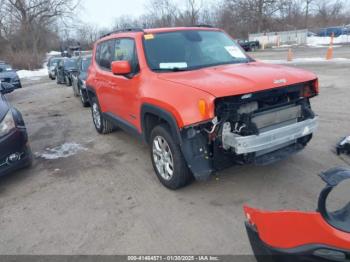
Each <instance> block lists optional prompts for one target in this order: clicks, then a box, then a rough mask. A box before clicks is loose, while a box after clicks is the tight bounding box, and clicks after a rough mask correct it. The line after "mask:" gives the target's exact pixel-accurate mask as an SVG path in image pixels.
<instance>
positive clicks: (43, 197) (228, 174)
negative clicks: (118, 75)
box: [0, 47, 350, 255]
mask: <svg viewBox="0 0 350 262" xmlns="http://www.w3.org/2000/svg"><path fill="white" fill-rule="evenodd" d="M325 51H326V49H318V48H317V49H308V48H300V49H297V50H295V56H300V57H323V56H324V54H325ZM335 53H336V56H337V57H344V58H347V57H348V58H350V47H341V48H337V49H335ZM252 56H253V57H256V58H258V59H285V58H286V57H287V51H286V50H285V49H282V50H272V51H271V50H270V51H263V52H257V53H252ZM291 66H298V67H301V68H305V69H308V70H311V71H314V72H315V73H316V74H318V75H319V77H320V84H321V95H320V96H319V97H317V98H315V99H313V101H312V104H313V108H314V111H315V112H316V113H317V114H318V115H319V116H320V127H319V130H318V132H317V133H316V134H315V136H314V139H313V140H312V142H311V143H310V145H309V146H308V147H307V148H306V149H305V150H304V151H303V152H301V153H299V154H297V155H295V156H292V157H291V158H289V159H287V160H284V161H282V162H279V163H276V164H273V165H271V166H267V167H256V166H244V167H240V166H237V167H233V168H230V169H228V170H225V171H223V172H220V173H218V174H217V176H215V177H213V178H212V179H211V180H210V181H208V182H195V183H193V184H192V185H190V186H189V187H186V188H184V189H182V190H179V191H176V192H174V191H169V190H167V189H166V188H164V187H163V186H162V185H161V184H160V183H159V181H158V180H157V178H156V176H155V174H154V172H153V169H152V165H151V161H150V156H149V150H148V148H147V147H146V146H145V145H142V144H140V143H139V142H138V141H137V140H136V139H135V138H133V137H131V136H129V135H128V134H126V133H124V132H121V131H120V132H116V133H113V134H110V135H106V136H101V135H98V134H97V132H96V131H95V129H94V127H93V123H92V120H91V115H90V114H91V113H90V109H89V108H83V107H82V106H81V104H80V101H79V100H78V98H75V97H74V96H73V92H72V89H71V88H69V87H66V86H57V85H56V83H55V81H49V80H48V78H47V80H46V78H45V79H41V80H39V81H38V80H36V81H24V88H23V89H22V90H17V91H16V92H14V93H12V94H10V95H9V96H8V98H9V100H10V101H11V103H13V104H14V105H15V106H16V107H17V108H18V109H20V110H21V111H22V113H23V116H24V119H25V121H26V124H27V127H28V132H29V136H30V143H31V146H32V149H33V152H34V153H35V154H36V156H37V157H36V159H35V163H34V165H33V167H32V168H31V169H28V170H23V171H20V172H17V173H15V174H12V175H9V176H7V177H1V178H0V232H1V234H0V254H217V255H220V254H251V249H250V245H249V242H248V238H247V236H246V232H245V227H244V220H245V218H244V215H243V212H242V206H243V205H244V204H249V205H252V206H254V207H259V208H266V209H300V210H315V209H316V204H317V198H318V194H319V192H320V191H321V188H322V187H323V183H322V181H321V180H320V179H319V178H318V176H317V175H318V174H319V173H320V172H321V171H325V170H327V169H329V168H331V167H335V166H348V165H349V163H350V158H348V157H345V156H343V157H341V158H340V157H338V156H337V155H336V154H335V153H334V147H335V145H336V143H337V142H338V141H339V139H340V138H342V137H344V136H345V135H350V121H349V119H350V103H349V97H350V90H349V83H350V71H349V67H350V63H346V62H343V63H338V62H327V63H312V64H311V63H309V64H297V65H293V63H291ZM64 143H78V144H80V145H81V146H82V147H84V150H81V151H79V152H78V153H77V154H76V155H73V156H71V157H68V158H60V159H56V160H45V159H43V158H42V157H40V155H41V154H43V153H44V152H46V149H47V148H53V147H56V146H60V145H62V144H64ZM348 199H349V190H348V188H343V190H341V191H340V193H339V194H337V196H336V201H339V202H343V203H345V201H346V200H348Z"/></svg>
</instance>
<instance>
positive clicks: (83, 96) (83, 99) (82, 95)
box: [79, 88, 90, 107]
mask: <svg viewBox="0 0 350 262" xmlns="http://www.w3.org/2000/svg"><path fill="white" fill-rule="evenodd" d="M79 94H80V101H81V103H82V104H83V107H88V106H89V105H90V103H89V100H88V98H87V96H86V94H85V92H83V90H81V88H79Z"/></svg>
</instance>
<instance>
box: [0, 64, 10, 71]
mask: <svg viewBox="0 0 350 262" xmlns="http://www.w3.org/2000/svg"><path fill="white" fill-rule="evenodd" d="M12 70H13V69H12V67H11V66H10V65H7V64H0V73H1V72H7V71H12Z"/></svg>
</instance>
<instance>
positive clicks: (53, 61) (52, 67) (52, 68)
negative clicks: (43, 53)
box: [47, 57, 62, 80]
mask: <svg viewBox="0 0 350 262" xmlns="http://www.w3.org/2000/svg"><path fill="white" fill-rule="evenodd" d="M60 60H62V57H51V58H50V59H49V61H48V62H47V71H48V73H49V78H50V79H51V80H55V79H56V67H57V65H58V63H59V61H60Z"/></svg>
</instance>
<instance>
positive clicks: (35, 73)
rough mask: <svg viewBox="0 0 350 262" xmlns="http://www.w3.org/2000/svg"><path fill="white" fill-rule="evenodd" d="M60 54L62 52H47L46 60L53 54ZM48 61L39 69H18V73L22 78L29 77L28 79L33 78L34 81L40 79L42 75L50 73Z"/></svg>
mask: <svg viewBox="0 0 350 262" xmlns="http://www.w3.org/2000/svg"><path fill="white" fill-rule="evenodd" d="M58 55H61V52H58V51H50V52H48V53H47V54H46V60H48V59H49V58H50V57H52V56H58ZM46 63H47V62H45V63H44V64H43V67H42V68H41V69H38V70H19V71H17V74H18V76H19V78H21V79H23V78H28V79H30V80H33V81H36V80H40V79H41V77H44V76H47V75H48V72H47V65H46Z"/></svg>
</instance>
